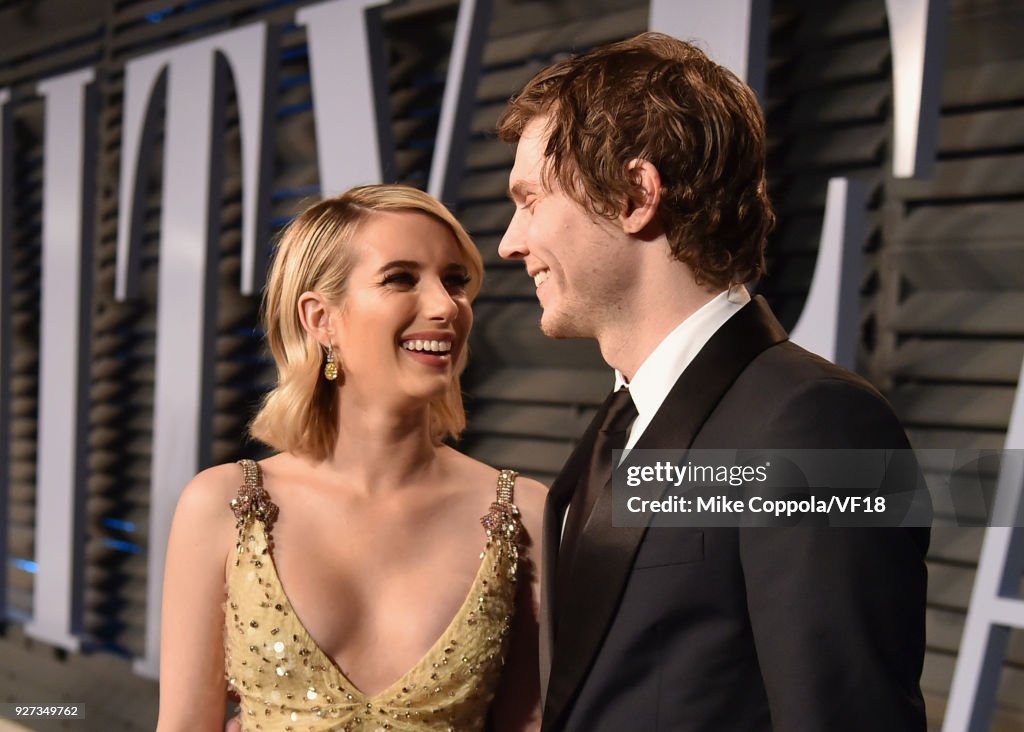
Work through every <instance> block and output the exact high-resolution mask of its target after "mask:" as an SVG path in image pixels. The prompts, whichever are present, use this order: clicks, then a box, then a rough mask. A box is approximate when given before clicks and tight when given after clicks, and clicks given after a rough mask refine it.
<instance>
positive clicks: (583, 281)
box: [499, 33, 928, 732]
mask: <svg viewBox="0 0 1024 732" xmlns="http://www.w3.org/2000/svg"><path fill="white" fill-rule="evenodd" d="M499 134H500V136H501V137H502V138H503V139H504V140H506V141H508V142H514V143H516V144H517V149H516V158H515V163H514V166H513V169H512V173H511V175H510V180H509V189H510V193H511V197H512V199H513V201H514V202H515V204H516V212H515V215H514V217H513V219H512V221H511V223H510V224H509V226H508V231H507V232H506V234H505V236H504V238H503V239H502V242H501V244H500V247H499V253H500V254H501V256H502V257H504V258H506V259H511V260H521V261H522V262H523V263H524V264H525V267H526V271H527V273H528V274H529V276H530V277H532V278H533V280H534V282H535V284H536V287H537V298H538V300H539V301H540V304H541V306H542V308H543V315H542V318H541V328H542V329H543V331H544V332H545V333H546V334H547V335H549V336H551V337H554V338H594V339H596V340H597V342H598V344H599V345H600V348H601V353H602V355H603V357H604V359H605V360H606V361H607V362H608V364H609V365H610V366H612V367H614V369H615V380H616V389H615V392H613V394H612V395H611V396H609V399H608V400H607V401H606V402H605V404H604V405H603V406H602V408H601V410H600V411H599V413H598V415H597V417H596V418H595V420H594V422H593V423H592V424H591V425H590V427H589V428H588V429H587V431H586V433H585V434H584V435H583V437H582V439H581V441H580V444H579V446H578V448H577V449H576V451H575V452H574V453H573V455H572V456H571V457H570V458H569V461H568V462H567V463H566V465H565V467H564V468H563V470H562V472H561V474H560V475H559V476H558V478H557V480H556V481H555V483H554V485H553V486H552V489H551V492H550V494H549V497H548V506H547V511H546V513H545V531H544V540H545V545H544V567H543V568H542V574H543V591H542V596H543V597H542V604H543V607H542V609H541V618H542V630H541V635H542V641H541V643H542V647H541V655H542V670H541V673H542V683H543V687H544V688H543V693H544V699H545V706H544V729H545V730H548V731H550V732H555V731H556V730H573V731H575V730H580V731H583V732H600V731H602V730H608V731H611V732H620V731H621V730H627V729H630V730H644V731H649V730H671V731H672V732H767V731H768V730H772V731H774V732H805V731H806V732H837V731H842V730H849V731H850V732H854V731H856V732H883V731H886V732H890V731H891V732H911V731H918V730H921V731H923V730H925V728H926V725H925V713H924V702H923V699H922V696H921V691H920V687H919V679H920V674H921V668H922V663H923V656H924V610H925V596H926V585H927V578H926V570H925V565H924V556H925V552H926V549H927V545H928V531H927V529H904V528H827V527H818V528H704V529H698V528H668V527H660V526H659V527H652V528H647V529H629V528H615V527H613V526H612V521H611V511H612V509H611V505H612V497H611V494H610V487H609V483H608V475H609V471H610V467H609V465H610V461H611V456H610V454H609V453H610V451H611V450H612V449H614V448H615V447H618V448H622V447H626V448H628V449H632V448H649V449H688V448H694V449H696V448H737V447H741V448H782V449H817V448H907V447H909V445H908V443H907V439H906V436H905V434H904V432H903V429H902V428H901V426H900V425H899V422H898V421H897V419H896V417H895V416H894V415H893V413H892V410H891V409H890V407H889V405H888V404H887V403H886V402H885V400H884V399H883V398H882V397H881V396H880V395H879V394H878V392H877V391H875V389H873V388H872V387H871V386H870V385H869V384H868V383H867V382H866V381H864V380H863V379H861V378H860V377H858V376H856V375H855V374H852V373H850V372H847V371H845V370H843V369H840V368H838V367H837V366H835V365H833V364H831V363H829V362H827V361H825V360H823V359H821V358H818V357H817V356H814V355H812V354H810V353H808V352H807V351H805V350H803V349H801V348H799V347H798V346H796V345H794V344H792V343H790V342H789V341H788V340H787V336H786V333H785V331H784V330H783V329H782V327H781V326H780V325H779V323H778V322H777V321H776V319H775V318H774V316H773V315H772V313H771V310H770V309H769V307H768V305H767V304H766V303H765V301H764V300H763V299H762V298H761V297H755V298H753V299H751V298H750V296H749V295H748V293H747V290H746V289H745V287H744V283H747V282H751V281H753V280H756V279H757V278H758V277H759V276H760V275H761V274H762V273H763V271H764V248H765V238H766V235H767V234H768V232H769V230H770V229H771V228H772V226H773V223H774V215H773V213H772V209H771V205H770V203H769V201H768V198H767V195H766V184H765V134H764V120H763V116H762V113H761V110H760V107H759V105H758V102H757V99H756V98H755V96H754V94H753V93H752V92H751V90H750V89H749V88H748V87H747V86H746V85H744V84H743V83H742V82H741V81H739V80H738V79H737V78H736V77H735V76H734V75H733V74H731V73H730V72H728V71H727V70H725V69H723V68H722V67H720V66H718V65H717V64H715V63H714V62H713V61H711V60H710V59H708V58H707V57H706V56H705V55H704V54H703V53H702V52H701V51H700V50H698V49H697V48H695V47H694V46H692V45H690V44H687V43H684V42H681V41H678V40H676V39H674V38H670V37H667V36H664V35H659V34H652V33H648V34H643V35H641V36H638V37H636V38H633V39H630V40H627V41H623V42H621V43H616V44H612V45H609V46H604V47H600V48H597V49H595V50H592V51H590V52H588V53H585V54H583V55H580V56H576V57H573V58H570V59H568V60H565V61H561V62H559V63H556V64H555V65H553V66H551V67H549V68H547V69H545V70H543V71H541V72H540V73H539V74H537V76H535V77H534V78H533V79H532V80H531V81H530V82H529V83H528V84H527V85H526V87H525V88H524V90H523V91H522V93H521V94H520V95H519V96H518V97H516V98H515V99H514V100H513V101H512V102H511V103H510V104H509V106H508V107H507V109H506V110H505V111H504V113H503V115H502V117H501V120H500V121H499Z"/></svg>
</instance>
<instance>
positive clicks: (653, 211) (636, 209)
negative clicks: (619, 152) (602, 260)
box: [619, 158, 661, 235]
mask: <svg viewBox="0 0 1024 732" xmlns="http://www.w3.org/2000/svg"><path fill="white" fill-rule="evenodd" d="M626 170H627V171H628V172H629V174H630V175H631V176H632V178H633V180H634V181H635V182H636V184H637V186H638V187H639V188H640V195H641V196H642V199H641V200H630V201H628V202H627V203H626V208H625V209H624V210H623V212H622V214H621V215H620V216H619V223H620V224H621V225H622V230H623V231H624V232H625V233H627V234H633V235H637V234H639V233H640V232H641V231H643V230H644V229H646V228H647V227H648V226H649V225H650V224H651V222H652V221H654V219H655V216H656V215H657V213H658V206H660V205H661V174H660V173H658V169H657V168H655V167H654V164H653V163H651V162H650V161H649V160H643V159H641V158H634V159H633V160H630V161H629V164H628V165H627V166H626Z"/></svg>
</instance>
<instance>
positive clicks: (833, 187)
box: [790, 178, 867, 369]
mask: <svg viewBox="0 0 1024 732" xmlns="http://www.w3.org/2000/svg"><path fill="white" fill-rule="evenodd" d="M866 208H867V194H866V192H865V190H864V184H863V183H861V182H860V181H858V180H853V179H850V178H832V179H831V180H829V182H828V194H827V195H826V197H825V221H824V223H823V224H822V227H821V240H820V244H819V245H818V259H817V261H816V262H815V263H814V276H813V277H812V278H811V289H810V291H808V293H807V299H806V300H805V301H804V309H803V311H802V312H801V313H800V319H799V320H798V321H797V323H796V325H795V326H794V327H793V332H792V334H790V338H791V339H792V341H793V342H794V343H799V344H800V345H801V346H803V347H804V348H806V349H807V350H808V351H811V352H813V353H817V354H818V355H819V356H821V357H823V358H827V359H828V360H829V361H832V362H834V363H837V364H839V365H840V366H844V367H845V368H848V369H853V368H854V367H855V366H856V361H857V341H858V340H859V339H858V338H857V331H858V321H859V313H860V307H859V306H860V277H861V268H862V264H863V260H864V257H863V255H862V254H861V248H862V247H863V246H864V237H865V235H866V231H865V228H866V227H865V223H864V211H865V209H866Z"/></svg>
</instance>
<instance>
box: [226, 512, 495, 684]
mask: <svg viewBox="0 0 1024 732" xmlns="http://www.w3.org/2000/svg"><path fill="white" fill-rule="evenodd" d="M253 524H259V531H260V532H261V533H262V537H261V539H262V540H263V546H265V547H266V548H267V554H266V556H267V558H268V559H269V560H270V578H271V580H272V582H273V584H274V585H275V587H274V588H273V589H275V590H277V592H279V593H280V597H281V599H282V603H281V604H282V605H283V606H284V609H285V610H287V611H288V612H290V613H291V614H292V616H293V617H294V618H295V623H296V625H297V626H298V629H299V630H300V631H301V633H302V638H303V640H305V641H306V642H307V643H308V646H309V647H310V648H311V649H312V650H311V653H313V654H315V655H316V656H319V660H320V661H321V662H322V663H323V664H324V665H326V666H328V667H329V668H333V669H334V671H335V673H337V674H338V676H339V677H341V679H342V680H343V681H344V682H345V684H346V685H347V690H348V692H349V693H351V694H352V695H353V696H358V697H359V698H360V700H362V701H366V702H371V703H372V702H375V701H378V700H379V699H382V698H383V697H386V696H388V695H389V694H393V693H394V692H395V690H396V689H400V688H401V687H402V685H403V684H404V683H406V681H407V679H408V678H409V677H410V676H412V675H413V674H415V673H416V672H417V671H419V669H420V668H421V667H422V666H423V665H424V664H425V663H427V662H429V661H430V659H431V658H433V657H434V655H435V654H436V653H437V652H438V651H439V650H441V649H442V648H443V647H444V646H445V645H446V640H447V639H448V638H450V637H451V636H452V635H454V633H453V632H452V631H453V629H454V628H455V627H456V626H457V625H458V623H459V622H460V621H462V620H463V616H464V615H465V611H466V606H467V605H469V604H471V601H472V599H473V597H474V596H476V595H479V594H481V593H480V589H479V585H480V583H481V582H482V581H483V578H484V575H485V574H486V572H485V570H486V568H487V566H488V562H490V563H492V564H493V563H494V561H495V557H496V556H497V554H496V552H495V546H496V544H497V542H495V541H493V540H492V539H488V540H487V542H486V543H485V544H484V548H483V550H482V551H481V558H480V567H479V568H478V569H477V571H476V575H475V576H474V577H473V581H472V583H470V585H469V590H468V591H467V592H466V597H465V598H464V599H463V600H462V603H461V604H460V605H459V608H458V610H456V611H455V615H454V616H453V617H452V619H451V620H450V621H448V625H446V626H445V628H444V630H443V631H441V635H439V636H438V637H437V640H435V641H434V642H433V643H432V644H431V645H430V647H429V648H428V649H427V651H426V653H424V654H423V655H422V656H421V657H420V658H419V660H417V661H416V663H414V664H413V665H412V668H410V669H409V670H408V671H406V672H405V673H404V674H402V675H401V676H400V677H398V679H397V680H395V681H394V682H393V683H391V684H388V686H387V687H385V688H384V689H382V690H381V691H378V692H377V693H375V694H372V695H371V694H367V693H366V692H364V691H363V690H362V689H360V688H359V687H358V686H356V684H355V683H353V681H352V679H350V678H349V677H348V674H346V673H345V670H344V669H343V668H342V667H341V664H340V663H338V662H337V661H336V660H335V659H334V657H333V656H331V655H330V654H329V653H327V651H325V650H324V649H323V647H322V646H321V645H320V644H319V643H318V642H317V640H316V639H315V638H313V636H312V634H311V633H310V632H309V629H308V628H306V624H305V623H304V622H303V621H302V618H300V617H299V614H298V613H297V612H296V611H295V606H294V605H293V604H292V601H291V598H290V597H289V596H288V591H287V590H286V589H285V588H284V583H283V582H282V581H281V575H280V574H278V571H277V562H276V561H275V560H274V554H273V552H272V551H271V550H270V540H269V537H268V536H267V532H266V526H264V525H263V522H262V521H254V522H253ZM253 528H254V529H255V526H254V527H253ZM234 569H235V567H232V570H234Z"/></svg>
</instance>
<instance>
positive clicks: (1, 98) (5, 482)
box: [0, 89, 14, 618]
mask: <svg viewBox="0 0 1024 732" xmlns="http://www.w3.org/2000/svg"><path fill="white" fill-rule="evenodd" d="M10 98H11V92H10V90H9V89H0V617H3V618H6V617H7V546H8V544H7V515H8V505H9V502H10V497H11V491H10V485H11V483H10V480H11V462H10V458H11V454H10V445H11V300H12V297H13V287H12V282H13V278H12V277H11V268H12V267H13V266H14V262H13V261H12V259H11V256H10V255H11V248H10V247H11V219H10V216H11V206H10V204H11V200H12V199H13V197H14V196H13V191H12V190H11V184H12V178H11V160H10V153H9V152H8V145H7V141H8V140H11V139H12V136H11V117H10V111H9V109H8V107H7V102H8V100H9V99H10Z"/></svg>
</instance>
